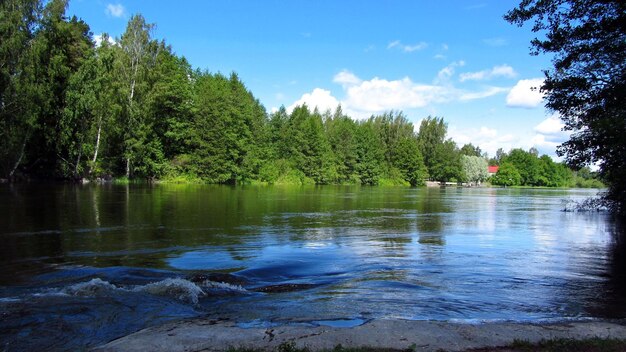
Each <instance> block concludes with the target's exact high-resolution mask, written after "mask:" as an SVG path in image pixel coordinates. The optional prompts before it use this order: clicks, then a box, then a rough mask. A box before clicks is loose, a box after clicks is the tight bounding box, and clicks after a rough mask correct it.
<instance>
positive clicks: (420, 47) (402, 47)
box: [387, 40, 428, 53]
mask: <svg viewBox="0 0 626 352" xmlns="http://www.w3.org/2000/svg"><path fill="white" fill-rule="evenodd" d="M427 47H428V43H426V42H419V43H417V44H413V45H405V44H402V42H400V41H399V40H394V41H393V42H391V43H389V45H387V49H393V48H398V49H400V50H402V51H404V52H405V53H411V52H414V51H418V50H423V49H426V48H427Z"/></svg>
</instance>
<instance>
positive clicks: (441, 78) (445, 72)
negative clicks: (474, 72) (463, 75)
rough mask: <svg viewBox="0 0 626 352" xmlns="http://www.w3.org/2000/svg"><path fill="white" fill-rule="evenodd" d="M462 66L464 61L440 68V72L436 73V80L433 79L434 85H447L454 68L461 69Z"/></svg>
mask: <svg viewBox="0 0 626 352" xmlns="http://www.w3.org/2000/svg"><path fill="white" fill-rule="evenodd" d="M463 66H465V61H463V60H461V61H455V62H453V63H451V64H449V65H448V66H446V67H444V68H442V69H441V70H439V72H437V78H436V79H435V84H443V83H448V81H449V80H450V78H452V76H453V75H454V72H455V69H456V67H463Z"/></svg>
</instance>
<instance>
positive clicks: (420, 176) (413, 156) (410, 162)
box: [392, 137, 428, 187]
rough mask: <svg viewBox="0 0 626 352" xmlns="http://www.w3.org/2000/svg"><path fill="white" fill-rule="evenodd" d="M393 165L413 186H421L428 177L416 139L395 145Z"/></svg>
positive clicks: (402, 141) (406, 139)
mask: <svg viewBox="0 0 626 352" xmlns="http://www.w3.org/2000/svg"><path fill="white" fill-rule="evenodd" d="M392 155H393V159H392V165H393V167H395V168H397V169H398V170H400V173H401V174H402V177H403V178H404V180H405V181H407V182H408V183H410V184H411V186H414V187H415V186H421V185H423V184H424V180H425V179H426V178H427V177H428V172H427V170H426V166H425V165H424V160H423V158H422V153H420V150H419V147H418V145H417V140H415V138H412V137H409V138H403V139H400V140H399V141H397V142H396V143H395V148H394V152H393V154H392Z"/></svg>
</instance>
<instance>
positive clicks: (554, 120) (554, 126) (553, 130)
mask: <svg viewBox="0 0 626 352" xmlns="http://www.w3.org/2000/svg"><path fill="white" fill-rule="evenodd" d="M563 127H565V124H564V123H563V121H561V119H560V118H559V116H558V115H556V114H555V115H552V116H550V117H548V118H547V119H545V120H543V121H541V123H540V124H538V125H537V126H535V131H536V132H537V133H541V134H561V133H562V132H563Z"/></svg>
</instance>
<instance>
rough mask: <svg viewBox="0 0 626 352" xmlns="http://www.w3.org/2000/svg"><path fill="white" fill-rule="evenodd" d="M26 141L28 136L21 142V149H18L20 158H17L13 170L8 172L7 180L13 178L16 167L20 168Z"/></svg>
mask: <svg viewBox="0 0 626 352" xmlns="http://www.w3.org/2000/svg"><path fill="white" fill-rule="evenodd" d="M27 140H28V136H26V137H24V142H22V148H21V149H20V156H19V158H17V161H16V162H15V165H14V166H13V169H11V172H9V179H10V178H12V177H13V174H14V173H15V171H16V170H17V168H18V166H20V163H21V162H22V158H23V157H24V149H25V148H26V141H27Z"/></svg>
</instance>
